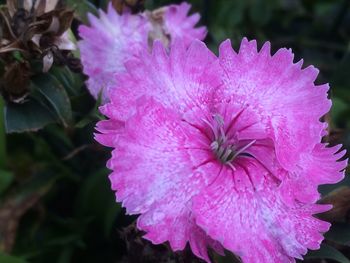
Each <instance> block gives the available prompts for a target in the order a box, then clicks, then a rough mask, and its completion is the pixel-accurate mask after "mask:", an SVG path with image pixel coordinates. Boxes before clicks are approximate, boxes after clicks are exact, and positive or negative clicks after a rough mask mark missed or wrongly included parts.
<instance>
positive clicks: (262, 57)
mask: <svg viewBox="0 0 350 263" xmlns="http://www.w3.org/2000/svg"><path fill="white" fill-rule="evenodd" d="M293 58H294V55H293V53H292V52H291V50H288V49H280V50H278V51H277V52H276V54H274V55H273V56H271V54H270V43H269V42H267V43H266V44H265V45H264V46H263V47H262V49H261V50H260V51H259V52H258V51H257V45H256V42H255V41H250V42H249V41H248V40H247V39H243V41H242V43H241V47H240V50H239V53H236V52H235V51H234V50H233V49H232V47H231V43H230V41H225V42H224V43H222V44H221V46H220V64H221V66H222V68H223V76H222V77H223V81H224V83H225V84H224V85H223V86H222V87H221V89H220V91H219V92H218V94H217V96H218V98H222V99H225V98H233V99H234V100H236V101H241V102H242V104H244V105H249V106H250V107H252V108H253V109H255V110H256V111H257V112H258V113H259V114H261V115H262V116H265V117H266V124H267V125H268V126H269V127H270V129H271V131H270V137H271V139H273V140H274V142H275V146H276V152H277V157H278V159H279V162H280V163H281V164H282V166H283V167H285V168H286V169H292V168H295V166H296V164H297V163H298V161H299V158H300V153H301V152H310V151H312V149H313V147H314V146H315V145H316V144H317V143H319V141H320V140H321V136H322V134H323V132H324V124H322V123H321V122H320V121H319V120H320V118H321V117H322V116H323V115H324V114H325V113H327V112H328V110H329V109H330V106H331V103H330V101H329V100H328V99H327V91H328V88H329V87H328V85H321V86H315V84H314V81H315V79H316V77H317V74H318V70H317V69H315V68H314V67H312V66H310V67H307V68H305V69H301V66H302V61H300V62H298V63H296V64H295V63H293Z"/></svg>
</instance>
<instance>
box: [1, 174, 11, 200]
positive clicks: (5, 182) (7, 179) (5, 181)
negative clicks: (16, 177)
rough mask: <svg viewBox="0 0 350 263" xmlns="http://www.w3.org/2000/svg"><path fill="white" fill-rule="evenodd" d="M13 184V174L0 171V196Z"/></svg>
mask: <svg viewBox="0 0 350 263" xmlns="http://www.w3.org/2000/svg"><path fill="white" fill-rule="evenodd" d="M12 182H13V174H12V173H10V172H7V171H4V170H0V194H2V193H3V192H4V191H5V190H6V189H7V188H8V187H9V186H10V185H11V183H12Z"/></svg>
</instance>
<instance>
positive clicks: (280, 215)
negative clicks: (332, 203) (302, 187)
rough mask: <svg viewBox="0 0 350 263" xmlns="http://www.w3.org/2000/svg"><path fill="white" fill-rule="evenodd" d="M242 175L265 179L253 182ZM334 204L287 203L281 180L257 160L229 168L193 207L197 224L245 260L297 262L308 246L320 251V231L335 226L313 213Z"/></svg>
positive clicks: (197, 197) (255, 262)
mask: <svg viewBox="0 0 350 263" xmlns="http://www.w3.org/2000/svg"><path fill="white" fill-rule="evenodd" d="M243 167H244V169H243ZM264 174H265V176H264ZM237 178H243V179H244V180H247V179H245V178H260V180H259V181H258V183H259V184H257V182H255V181H254V180H251V183H250V184H249V183H248V182H247V183H243V182H242V181H237ZM262 178H264V179H263V181H261V180H262ZM252 186H254V188H255V189H254V188H252ZM253 189H254V190H253ZM329 208H330V207H329V206H328V205H326V206H322V205H316V204H302V203H296V204H295V205H294V206H292V207H291V206H287V205H286V204H285V203H284V202H283V198H282V197H281V193H280V189H279V187H278V184H277V183H276V182H274V180H273V179H272V177H269V176H267V175H266V170H265V168H263V167H262V166H259V163H257V162H255V164H254V166H253V162H251V165H249V164H248V163H244V165H242V166H237V168H236V170H235V171H234V172H232V170H229V169H227V170H226V171H223V172H222V173H221V174H220V176H219V177H218V178H217V180H216V181H215V182H213V183H212V184H211V185H210V186H209V187H207V188H205V190H203V191H202V192H201V193H200V194H198V195H197V196H196V197H194V199H193V207H192V209H193V213H194V215H195V218H196V223H197V224H198V225H199V226H200V227H202V228H203V229H204V230H205V232H206V233H207V234H208V235H209V236H210V237H212V238H213V239H215V240H218V241H219V242H220V243H221V244H222V245H223V246H224V247H225V248H226V249H229V250H231V251H232V252H234V253H235V254H237V255H239V256H240V257H241V258H242V259H243V262H245V263H253V262H254V263H259V262H261V263H267V262H276V263H277V262H278V263H279V262H295V260H294V258H300V259H301V258H302V255H305V254H306V252H307V249H308V248H309V249H318V248H319V246H320V243H321V241H322V240H323V236H322V235H321V234H320V233H322V232H325V231H327V230H328V229H329V226H330V224H329V223H327V222H323V221H321V220H319V219H316V218H314V217H313V216H312V215H313V214H315V213H319V212H323V211H325V210H328V209H329Z"/></svg>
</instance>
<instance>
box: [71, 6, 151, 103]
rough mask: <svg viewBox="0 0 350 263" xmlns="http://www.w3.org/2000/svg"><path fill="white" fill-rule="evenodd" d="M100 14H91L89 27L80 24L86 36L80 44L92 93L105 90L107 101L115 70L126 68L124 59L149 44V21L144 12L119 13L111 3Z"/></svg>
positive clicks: (81, 33)
mask: <svg viewBox="0 0 350 263" xmlns="http://www.w3.org/2000/svg"><path fill="white" fill-rule="evenodd" d="M99 15H100V18H97V17H95V16H93V15H91V14H90V15H89V20H90V24H91V26H90V27H88V26H85V25H82V26H80V27H79V35H80V36H81V37H82V39H83V40H81V41H79V43H78V45H79V48H80V53H81V60H82V63H83V65H84V73H85V74H87V75H88V76H89V80H88V82H87V86H88V89H89V91H90V93H91V94H92V95H93V96H94V97H95V98H97V97H98V96H99V93H100V92H101V91H102V90H103V97H102V99H103V102H107V101H109V99H108V90H109V89H110V88H111V87H112V86H114V85H115V84H116V81H115V78H114V74H116V73H118V72H124V71H125V68H124V62H125V61H126V60H127V59H129V58H132V57H133V56H135V55H137V54H138V52H139V51H140V50H141V49H142V48H144V47H147V32H148V28H149V26H150V25H149V24H148V22H147V20H146V19H145V18H144V17H143V16H141V15H132V14H129V13H124V14H122V15H119V14H118V13H117V12H116V11H115V10H114V8H113V7H112V5H109V8H108V11H107V13H105V12H103V11H101V10H100V12H99Z"/></svg>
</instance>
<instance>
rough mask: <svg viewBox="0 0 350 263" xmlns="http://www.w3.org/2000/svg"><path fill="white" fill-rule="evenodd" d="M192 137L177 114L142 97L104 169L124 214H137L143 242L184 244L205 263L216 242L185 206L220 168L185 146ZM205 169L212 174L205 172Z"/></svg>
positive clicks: (187, 126)
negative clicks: (208, 247) (194, 219)
mask: <svg viewBox="0 0 350 263" xmlns="http://www.w3.org/2000/svg"><path fill="white" fill-rule="evenodd" d="M136 127H137V128H136ZM135 128H136V129H135ZM189 129H190V130H191V131H190V132H188V130H189ZM195 133H198V132H197V131H196V130H195V129H193V128H191V127H190V126H189V125H188V124H186V123H184V122H182V121H181V118H179V116H178V115H177V113H176V112H174V111H172V110H169V109H165V108H164V107H163V106H162V105H161V104H159V103H157V102H156V101H154V100H153V99H146V98H145V99H142V100H141V101H140V102H139V104H138V107H137V113H136V114H135V115H134V116H133V117H131V118H130V119H129V120H128V121H127V122H126V124H125V130H124V132H123V133H122V134H120V135H119V139H118V140H117V142H116V143H115V147H116V150H114V151H113V155H112V159H111V160H110V161H109V163H108V166H109V168H110V169H112V170H113V173H112V174H111V175H110V180H111V183H112V189H113V190H115V191H116V197H117V201H119V202H122V204H123V206H124V207H125V208H126V210H127V213H129V214H140V213H141V215H140V217H139V218H138V222H137V225H138V228H140V229H141V230H144V231H146V233H147V234H146V236H145V238H147V239H149V240H151V241H152V242H153V243H155V244H158V243H162V242H166V241H169V243H170V245H171V247H172V248H173V249H174V250H181V249H183V248H184V247H185V245H186V243H187V242H188V241H189V242H190V245H191V246H192V247H194V249H195V250H194V252H195V253H197V255H198V256H200V257H202V258H203V259H206V260H207V261H208V258H207V256H206V252H205V253H204V247H207V246H208V245H210V246H212V247H214V248H215V247H216V246H215V242H214V241H212V240H211V239H210V238H208V237H207V236H206V235H205V234H204V233H201V230H200V229H198V227H197V226H196V225H195V224H194V223H193V219H192V212H191V210H190V203H191V198H192V197H193V196H194V195H196V194H197V193H198V192H199V191H201V189H203V187H204V186H205V185H207V184H208V183H209V181H210V180H211V178H212V177H213V176H215V173H218V172H219V171H218V170H219V167H216V166H215V165H213V164H210V163H205V161H206V160H207V159H208V156H209V154H208V153H206V152H204V151H201V150H198V149H187V148H185V147H184V145H190V143H187V141H190V140H191V137H190V136H195ZM202 163H205V164H203V165H201V164H202ZM204 166H205V169H206V170H207V169H211V171H212V173H211V174H204V173H203V169H204V168H203V167H204Z"/></svg>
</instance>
